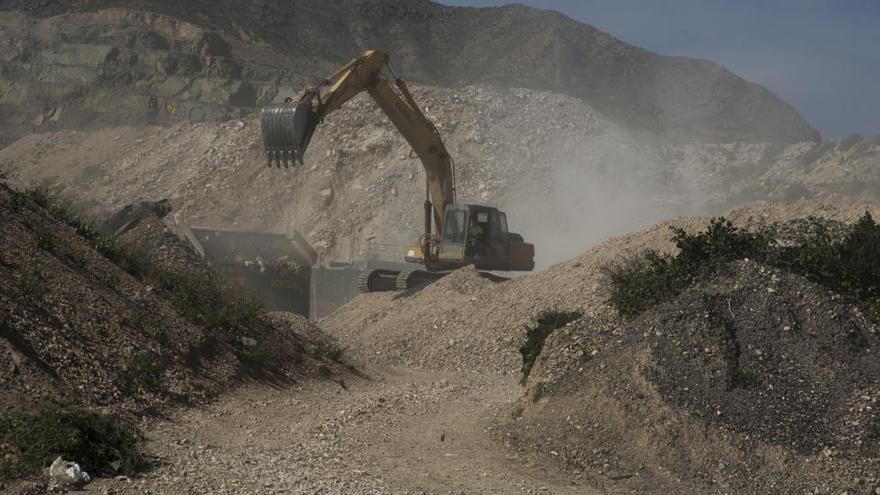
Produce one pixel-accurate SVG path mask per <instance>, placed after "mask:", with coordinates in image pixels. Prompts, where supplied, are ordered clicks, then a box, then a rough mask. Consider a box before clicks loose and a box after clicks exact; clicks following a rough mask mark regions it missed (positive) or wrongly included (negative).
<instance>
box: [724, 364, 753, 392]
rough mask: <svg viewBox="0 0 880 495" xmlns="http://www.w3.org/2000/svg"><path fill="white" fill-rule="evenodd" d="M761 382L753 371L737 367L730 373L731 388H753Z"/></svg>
mask: <svg viewBox="0 0 880 495" xmlns="http://www.w3.org/2000/svg"><path fill="white" fill-rule="evenodd" d="M758 383H759V381H758V375H756V374H755V373H754V372H753V371H749V370H744V369H742V368H739V367H737V368H735V369H734V370H733V371H731V374H730V387H731V388H751V387H754V386H755V385H757V384H758Z"/></svg>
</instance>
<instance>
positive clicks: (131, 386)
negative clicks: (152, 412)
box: [116, 352, 165, 395]
mask: <svg viewBox="0 0 880 495" xmlns="http://www.w3.org/2000/svg"><path fill="white" fill-rule="evenodd" d="M164 361H165V360H164V359H163V358H162V356H160V355H159V354H156V353H155V352H141V353H139V354H136V355H135V356H134V357H133V358H132V359H131V362H130V363H129V364H128V367H127V368H126V369H125V370H124V371H122V372H121V373H119V375H117V377H116V385H117V386H118V387H119V389H120V390H121V391H122V392H123V393H125V394H127V395H134V394H136V393H137V392H138V391H139V390H149V391H152V392H157V391H159V390H161V388H162V382H163V381H164V379H165V362H164Z"/></svg>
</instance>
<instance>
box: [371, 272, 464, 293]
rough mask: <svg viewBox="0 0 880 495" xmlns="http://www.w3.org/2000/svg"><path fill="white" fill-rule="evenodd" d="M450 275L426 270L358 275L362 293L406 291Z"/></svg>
mask: <svg viewBox="0 0 880 495" xmlns="http://www.w3.org/2000/svg"><path fill="white" fill-rule="evenodd" d="M448 273H449V272H429V271H425V270H403V271H398V270H371V271H368V272H362V273H361V274H360V275H358V278H357V287H358V290H359V291H361V292H392V291H405V290H410V289H415V288H417V287H421V286H424V285H428V284H430V283H431V282H434V281H435V280H440V279H441V278H443V277H444V276H446V275H447V274H448Z"/></svg>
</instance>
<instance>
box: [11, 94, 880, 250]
mask: <svg viewBox="0 0 880 495" xmlns="http://www.w3.org/2000/svg"><path fill="white" fill-rule="evenodd" d="M415 96H416V98H417V99H418V101H419V102H420V103H421V104H422V106H423V108H424V109H425V110H426V112H427V114H428V115H429V117H430V118H431V119H432V120H433V121H434V122H435V123H436V124H437V126H438V128H439V129H440V132H441V133H442V134H443V136H444V139H445V141H446V144H447V146H448V148H449V149H450V151H451V153H452V156H453V157H454V159H455V160H456V175H457V180H458V191H459V197H460V198H461V199H462V200H463V201H465V202H473V203H480V204H492V205H497V206H499V207H501V208H503V209H505V210H506V211H507V212H508V216H509V221H510V226H511V229H513V230H514V231H519V232H521V233H522V234H524V235H525V237H526V239H529V240H532V241H534V242H536V243H537V245H538V262H539V266H542V267H543V266H547V265H548V264H550V263H552V262H556V261H561V260H564V259H567V258H569V257H571V256H575V255H576V254H578V253H580V252H582V251H583V250H584V249H586V248H587V247H589V246H591V245H593V244H595V243H597V242H600V241H601V240H603V239H605V238H607V237H608V236H610V235H617V234H622V233H624V232H627V231H629V230H631V229H635V228H642V227H646V226H648V225H651V224H652V223H654V222H658V221H661V220H662V219H664V218H667V217H669V216H674V215H682V214H706V213H712V212H722V211H725V210H726V209H728V208H730V207H733V206H736V205H741V204H745V203H747V202H751V201H756V200H765V201H780V200H783V201H784V200H797V199H802V198H813V199H821V200H824V201H829V202H832V203H834V202H842V201H847V200H852V199H863V200H869V201H878V200H880V198H878V196H877V194H878V193H877V191H878V190H880V187H878V185H880V175H878V174H880V166H878V164H880V143H878V142H877V140H876V139H862V138H854V139H850V140H845V141H830V142H827V143H823V144H821V145H820V144H816V143H811V142H806V143H799V144H793V145H777V144H770V143H753V144H748V143H728V144H684V145H674V144H665V145H662V146H660V145H650V144H644V143H642V142H640V141H639V140H638V139H637V137H636V136H634V135H633V133H631V132H629V131H627V130H626V129H624V128H622V127H620V126H618V125H616V124H614V123H612V122H610V121H609V120H608V119H607V118H605V117H604V116H603V115H602V114H600V113H599V112H597V111H596V110H594V109H593V108H592V107H590V106H588V105H586V104H585V103H583V102H582V101H581V100H579V99H577V98H574V97H570V96H564V95H559V94H554V93H549V92H536V91H529V90H501V89H491V88H482V87H466V88H461V89H458V90H451V89H443V88H436V87H415ZM305 161H306V164H305V166H304V167H301V168H300V167H297V168H293V169H288V170H278V169H269V168H267V167H266V166H265V159H264V157H263V156H262V152H261V142H260V135H259V123H258V121H257V120H256V119H255V118H252V117H251V118H245V119H242V120H236V121H230V122H227V123H198V124H177V125H175V126H172V127H170V128H166V127H162V126H150V127H118V128H108V129H100V130H95V131H86V132H83V131H59V132H52V133H40V134H34V135H31V136H28V137H25V138H23V139H21V140H19V141H17V142H15V143H13V144H11V145H10V146H8V147H6V148H4V149H2V150H0V170H3V171H6V172H7V173H9V174H10V175H11V176H13V177H16V178H17V179H18V180H21V181H23V182H25V183H30V184H33V183H39V182H41V181H47V180H48V181H53V182H56V183H59V184H61V185H64V186H65V187H66V188H67V189H68V192H69V193H70V194H71V195H72V196H74V197H78V198H88V200H87V201H88V202H90V204H91V206H96V207H98V208H99V209H103V210H112V209H115V208H118V207H120V206H122V205H124V204H128V203H130V202H131V201H133V200H135V199H150V200H156V199H161V198H169V199H171V200H172V203H173V205H174V208H175V213H174V216H175V219H176V221H178V222H181V223H188V224H195V225H206V226H211V227H219V228H237V229H248V228H249V229H263V230H275V231H281V232H285V231H287V230H291V229H297V230H299V231H300V232H302V233H303V234H304V235H306V236H307V238H308V239H309V241H310V242H311V243H313V244H314V245H315V247H316V248H317V249H318V251H319V252H320V253H321V254H322V255H323V256H324V257H325V260H326V259H347V258H348V257H349V256H352V255H354V256H358V255H360V254H361V250H362V248H363V246H364V244H365V241H366V239H367V238H368V237H370V236H375V237H376V240H377V241H378V242H385V243H390V244H396V245H403V244H406V243H408V242H412V241H413V240H414V239H415V238H416V237H417V236H418V233H419V229H420V228H421V221H422V220H421V209H420V205H421V203H422V201H423V200H424V182H423V177H424V172H423V170H422V167H421V165H420V163H419V161H418V159H417V158H415V157H414V156H412V155H411V154H410V148H409V146H408V145H407V143H406V142H405V141H404V140H403V138H402V137H401V136H400V135H399V134H398V133H397V132H396V130H395V129H394V128H393V126H392V125H391V124H390V122H389V121H388V119H387V118H386V117H385V116H384V115H383V114H382V113H381V112H380V111H379V109H378V108H377V107H376V105H375V104H374V103H373V102H372V101H371V100H370V99H369V98H368V97H366V96H363V95H362V96H360V97H358V98H356V99H354V100H353V101H351V102H350V103H349V104H347V105H346V106H344V107H342V108H341V109H340V110H338V111H337V112H335V113H334V114H332V115H330V116H329V117H328V118H327V119H326V121H325V123H324V124H323V125H322V126H321V127H320V128H319V129H318V131H317V132H316V134H315V138H314V140H313V142H312V144H311V147H310V148H309V150H308V152H307V154H306V157H305Z"/></svg>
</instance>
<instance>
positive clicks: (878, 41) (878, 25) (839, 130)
mask: <svg viewBox="0 0 880 495" xmlns="http://www.w3.org/2000/svg"><path fill="white" fill-rule="evenodd" d="M441 3H445V4H448V5H468V6H481V7H482V6H491V5H502V4H505V3H511V2H505V1H502V0H441ZM516 3H523V4H526V5H531V6H533V7H538V8H543V9H552V10H557V11H560V12H562V13H564V14H566V15H568V16H569V17H572V18H574V19H577V20H579V21H582V22H586V23H588V24H592V25H594V26H596V27H597V28H599V29H601V30H603V31H606V32H609V33H611V34H613V35H614V36H615V37H617V38H619V39H622V40H624V41H627V42H629V43H632V44H634V45H638V46H641V47H643V48H647V49H649V50H651V51H654V52H657V53H661V54H664V55H685V56H689V57H698V58H707V59H709V60H712V61H714V62H716V63H718V64H721V65H723V66H724V67H726V68H728V69H729V70H731V71H732V72H734V73H736V74H738V75H740V76H742V77H744V78H745V79H747V80H750V81H753V82H757V83H759V84H763V85H764V86H766V87H768V88H770V89H771V90H772V91H774V92H775V93H776V94H778V95H779V96H780V97H782V98H783V99H784V100H785V101H787V102H788V103H790V104H791V105H793V106H794V107H795V108H796V109H797V110H798V111H799V112H800V113H801V114H802V115H803V116H804V117H805V118H806V119H807V120H808V121H809V122H810V123H811V124H812V125H813V127H815V128H817V129H819V131H820V132H821V133H822V137H823V138H840V137H846V136H848V135H850V134H862V135H877V134H880V0H521V1H519V2H516Z"/></svg>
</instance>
